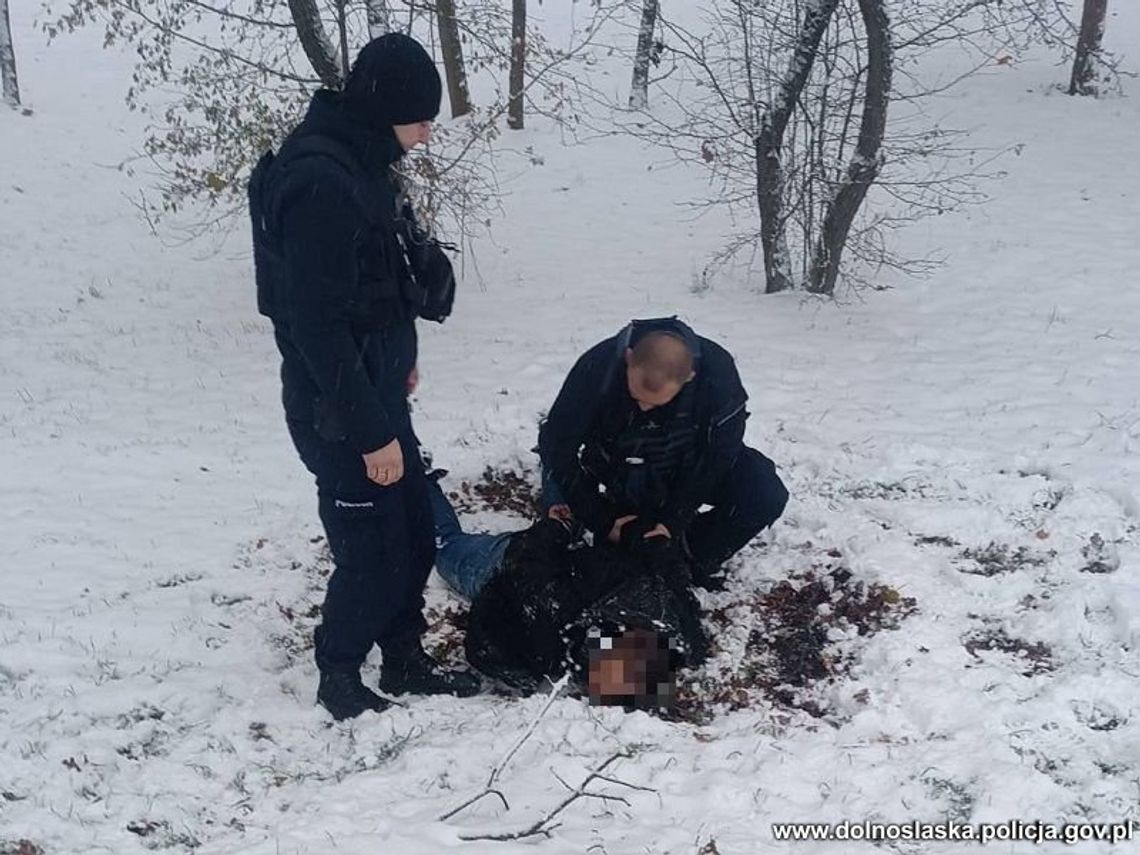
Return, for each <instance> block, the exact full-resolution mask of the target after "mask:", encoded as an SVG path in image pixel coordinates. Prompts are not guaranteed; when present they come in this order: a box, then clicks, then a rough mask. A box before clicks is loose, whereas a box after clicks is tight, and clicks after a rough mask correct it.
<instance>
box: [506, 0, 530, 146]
mask: <svg viewBox="0 0 1140 855" xmlns="http://www.w3.org/2000/svg"><path fill="white" fill-rule="evenodd" d="M525 82H526V0H512V3H511V72H510V80H509V84H508V85H509V86H510V95H509V109H508V110H507V127H509V128H511V129H512V130H516V131H519V130H522V127H523V86H524V85H525Z"/></svg>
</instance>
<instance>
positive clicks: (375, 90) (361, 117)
mask: <svg viewBox="0 0 1140 855" xmlns="http://www.w3.org/2000/svg"><path fill="white" fill-rule="evenodd" d="M442 95H443V84H442V82H441V81H440V78H439V71H438V70H437V69H436V67H435V61H434V60H432V58H431V56H430V55H429V54H428V52H427V51H426V50H424V48H423V46H422V45H421V44H420V43H419V42H417V41H416V40H415V39H413V38H411V37H410V36H406V35H404V34H403V33H387V34H385V35H383V36H380V38H378V39H373V40H372V41H370V42H369V43H368V44H367V45H365V46H364V47H363V48H362V49H361V51H360V53H359V54H358V55H357V57H356V62H355V63H353V66H352V70H351V71H350V72H349V74H348V79H347V80H346V81H345V84H344V94H343V99H344V100H343V103H344V105H345V107H346V108H347V109H348V111H349V112H350V113H351V115H352V117H353V118H354V119H355V120H356V121H358V122H361V123H362V124H364V125H367V126H369V127H371V128H375V129H377V130H380V129H383V128H390V127H391V126H392V125H411V124H415V123H416V122H423V121H429V120H431V119H434V118H435V117H436V116H437V115H439V104H440V100H441V98H442Z"/></svg>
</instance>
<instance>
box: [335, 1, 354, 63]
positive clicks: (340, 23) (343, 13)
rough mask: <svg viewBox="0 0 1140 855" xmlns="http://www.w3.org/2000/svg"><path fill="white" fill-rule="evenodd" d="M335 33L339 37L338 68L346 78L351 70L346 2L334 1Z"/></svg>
mask: <svg viewBox="0 0 1140 855" xmlns="http://www.w3.org/2000/svg"><path fill="white" fill-rule="evenodd" d="M336 31H337V35H338V36H339V37H340V67H341V69H342V70H343V72H344V77H346V78H347V77H348V70H349V69H350V68H352V57H350V56H349V55H348V0H336Z"/></svg>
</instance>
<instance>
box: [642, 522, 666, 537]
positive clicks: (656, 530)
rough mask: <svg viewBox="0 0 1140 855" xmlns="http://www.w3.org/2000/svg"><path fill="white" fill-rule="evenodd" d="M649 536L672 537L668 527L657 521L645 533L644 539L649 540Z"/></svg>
mask: <svg viewBox="0 0 1140 855" xmlns="http://www.w3.org/2000/svg"><path fill="white" fill-rule="evenodd" d="M651 537H664V538H668V539H669V540H672V539H673V535H672V534H671V533H670V531H669V529H667V528H666V527H665V526H663V525H661V523H657V525H655V526H653V528H651V529H650V530H649V531H647V532H646V533H645V539H646V540H649V538H651Z"/></svg>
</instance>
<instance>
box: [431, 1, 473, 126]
mask: <svg viewBox="0 0 1140 855" xmlns="http://www.w3.org/2000/svg"><path fill="white" fill-rule="evenodd" d="M435 17H436V23H437V24H438V26H439V48H440V52H441V53H442V54H443V69H444V72H445V74H446V76H447V97H448V100H449V101H450V102H451V117H452V118H453V119H454V118H457V117H459V116H466V115H467V114H468V113H470V112H471V92H470V90H469V88H468V85H467V66H466V65H465V64H464V62H463V41H462V39H461V38H460V35H459V21H458V19H457V18H456V17H455V0H436V2H435Z"/></svg>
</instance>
